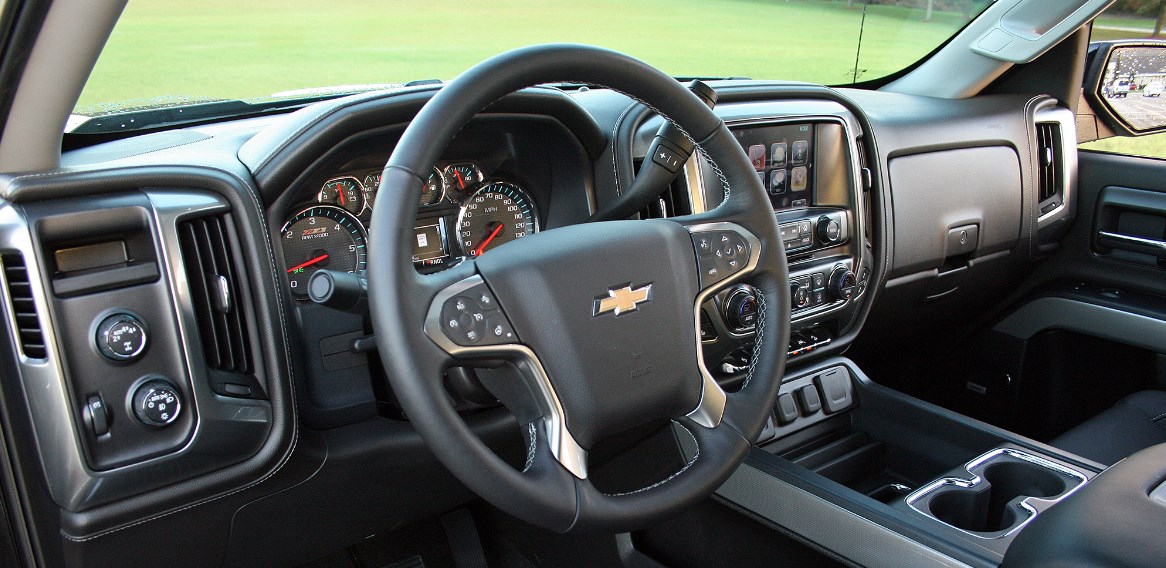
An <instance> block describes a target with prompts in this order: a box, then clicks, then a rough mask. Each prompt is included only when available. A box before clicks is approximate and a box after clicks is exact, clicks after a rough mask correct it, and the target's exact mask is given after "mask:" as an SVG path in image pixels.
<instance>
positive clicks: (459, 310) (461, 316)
mask: <svg viewBox="0 0 1166 568" xmlns="http://www.w3.org/2000/svg"><path fill="white" fill-rule="evenodd" d="M441 322H442V323H441V327H442V329H443V330H444V331H445V335H446V336H448V337H449V338H450V339H451V340H453V342H454V343H456V344H458V345H461V346H464V347H469V346H474V345H501V344H504V343H514V342H516V341H518V336H517V334H515V333H514V327H513V326H511V325H510V320H508V319H506V316H505V315H503V314H502V311H501V310H499V309H498V301H497V300H496V299H495V298H494V294H493V293H492V292H490V289H489V288H488V287H487V286H486V285H485V284H484V283H482V284H476V285H474V286H472V287H470V288H468V289H466V290H464V291H462V292H461V293H460V294H458V295H456V296H453V297H451V298H449V299H448V300H446V301H445V303H444V304H443V305H442V307H441Z"/></svg>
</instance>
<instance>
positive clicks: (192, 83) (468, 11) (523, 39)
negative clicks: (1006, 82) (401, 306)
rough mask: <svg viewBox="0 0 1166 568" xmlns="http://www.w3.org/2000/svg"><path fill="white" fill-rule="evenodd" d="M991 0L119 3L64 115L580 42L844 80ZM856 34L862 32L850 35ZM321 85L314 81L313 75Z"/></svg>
mask: <svg viewBox="0 0 1166 568" xmlns="http://www.w3.org/2000/svg"><path fill="white" fill-rule="evenodd" d="M990 3H991V0H927V1H919V0H880V1H877V2H876V1H871V0H868V1H864V0H781V1H772V2H771V1H765V2H761V1H757V0H634V1H631V2H628V1H625V0H574V1H571V2H548V1H547V0H506V1H505V2H469V1H456V0H398V1H394V2H383V1H380V0H348V1H337V2H320V1H317V0H312V1H305V0H280V1H278V2H277V1H275V0H250V1H247V2H238V1H234V0H231V1H227V0H203V1H200V2H184V1H179V0H155V1H152V2H130V3H129V5H128V6H127V7H126V9H125V12H124V14H123V16H122V17H121V19H120V20H119V22H118V24H117V26H116V28H115V29H114V31H113V34H112V36H111V37H110V39H109V41H108V43H107V45H106V47H105V49H104V51H103V53H102V55H101V57H100V58H99V60H98V62H97V65H96V67H95V69H94V71H93V73H92V75H91V77H90V79H89V81H88V84H87V85H86V86H85V89H84V92H83V93H82V96H81V100H80V102H79V103H78V106H77V114H80V115H86V116H93V115H98V114H102V113H108V112H111V111H121V110H125V109H133V108H150V107H163V106H168V105H170V106H173V105H183V104H188V103H193V102H199V101H206V100H219V99H230V100H235V99H241V100H263V99H270V98H271V97H277V98H278V97H294V96H296V95H302V94H311V93H313V92H355V91H359V90H362V89H368V88H376V87H377V86H383V85H386V84H390V85H391V84H400V83H406V82H410V81H416V80H425V79H442V80H447V79H451V78H453V77H455V76H456V75H457V74H458V73H460V72H462V71H464V70H465V69H467V68H468V67H469V66H471V65H472V64H474V63H476V62H478V61H480V60H482V59H484V58H486V57H489V56H491V55H494V54H497V53H501V52H503V51H506V50H509V49H512V48H515V47H520V46H524V45H531V44H537V43H551V42H555V43H561V42H572V43H587V44H593V45H599V46H603V47H608V48H611V49H615V50H618V51H622V52H625V53H628V54H630V55H632V56H634V57H638V58H640V59H643V60H645V61H647V62H649V63H650V64H652V65H654V66H656V67H658V68H660V69H663V70H664V71H666V72H668V73H670V74H672V75H675V76H678V77H750V78H756V79H788V80H800V81H809V82H814V83H822V84H829V85H845V84H851V83H854V82H863V81H867V80H871V79H876V78H879V77H882V76H885V75H888V74H891V73H894V72H896V71H899V70H900V69H903V68H904V67H907V66H909V65H911V64H912V63H914V62H916V61H917V60H919V59H921V58H922V57H924V56H925V55H926V54H928V53H930V52H931V51H932V50H934V49H935V48H936V47H937V46H939V45H941V44H942V43H944V42H945V41H947V40H948V39H949V38H950V37H951V36H952V35H954V34H955V32H957V31H958V30H959V29H961V28H962V27H963V26H964V25H965V24H966V23H967V22H968V21H969V20H970V19H971V18H973V17H974V16H975V15H977V14H978V13H979V12H981V11H982V10H983V9H984V8H985V7H986V6H987V5H989V4H990ZM860 38H861V45H860ZM320 88H326V89H325V90H324V91H313V89H320Z"/></svg>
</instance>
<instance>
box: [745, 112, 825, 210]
mask: <svg viewBox="0 0 1166 568" xmlns="http://www.w3.org/2000/svg"><path fill="white" fill-rule="evenodd" d="M733 135H734V136H736V137H737V142H739V143H740V144H741V147H742V148H744V149H745V152H746V153H747V154H748V155H749V161H751V162H753V169H754V170H756V171H757V176H758V177H759V178H761V185H762V186H763V187H765V191H766V192H767V193H769V201H770V202H771V203H772V204H773V208H774V209H775V210H777V209H791V208H794V207H808V206H810V205H812V204H813V203H812V196H813V194H814V126H813V125H812V124H780V125H776V124H775V125H761V126H748V127H742V128H736V129H734V130H733Z"/></svg>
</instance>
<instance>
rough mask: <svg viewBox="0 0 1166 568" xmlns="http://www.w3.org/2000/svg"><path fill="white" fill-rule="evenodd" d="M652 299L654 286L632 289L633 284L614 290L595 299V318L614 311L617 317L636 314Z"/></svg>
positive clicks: (647, 285) (646, 285) (648, 285)
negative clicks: (638, 309)
mask: <svg viewBox="0 0 1166 568" xmlns="http://www.w3.org/2000/svg"><path fill="white" fill-rule="evenodd" d="M651 299H652V285H651V284H645V285H643V286H642V287H640V288H632V285H631V283H629V284H628V285H627V286H624V287H622V288H613V289H611V290H608V291H607V295H605V296H597V297H596V298H595V312H594V313H593V314H592V315H593V316H601V315H603V314H606V313H607V312H611V311H614V312H615V315H617V316H618V315H620V314H623V313H627V312H634V311H636V308H637V307H638V306H639V305H640V304H642V303H644V302H647V301H649V300H651Z"/></svg>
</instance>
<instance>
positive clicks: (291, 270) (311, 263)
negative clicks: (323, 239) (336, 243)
mask: <svg viewBox="0 0 1166 568" xmlns="http://www.w3.org/2000/svg"><path fill="white" fill-rule="evenodd" d="M325 258H328V253H324V254H322V255H320V256H317V257H316V258H313V259H312V260H309V261H307V262H305V263H303V264H297V265H295V266H293V267H291V268H289V269H287V273H288V274H291V273H292V272H295V271H297V270H299V269H301V268H305V267H308V266H311V265H313V264H316V263H317V262H320V261H321V260H324V259H325Z"/></svg>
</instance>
